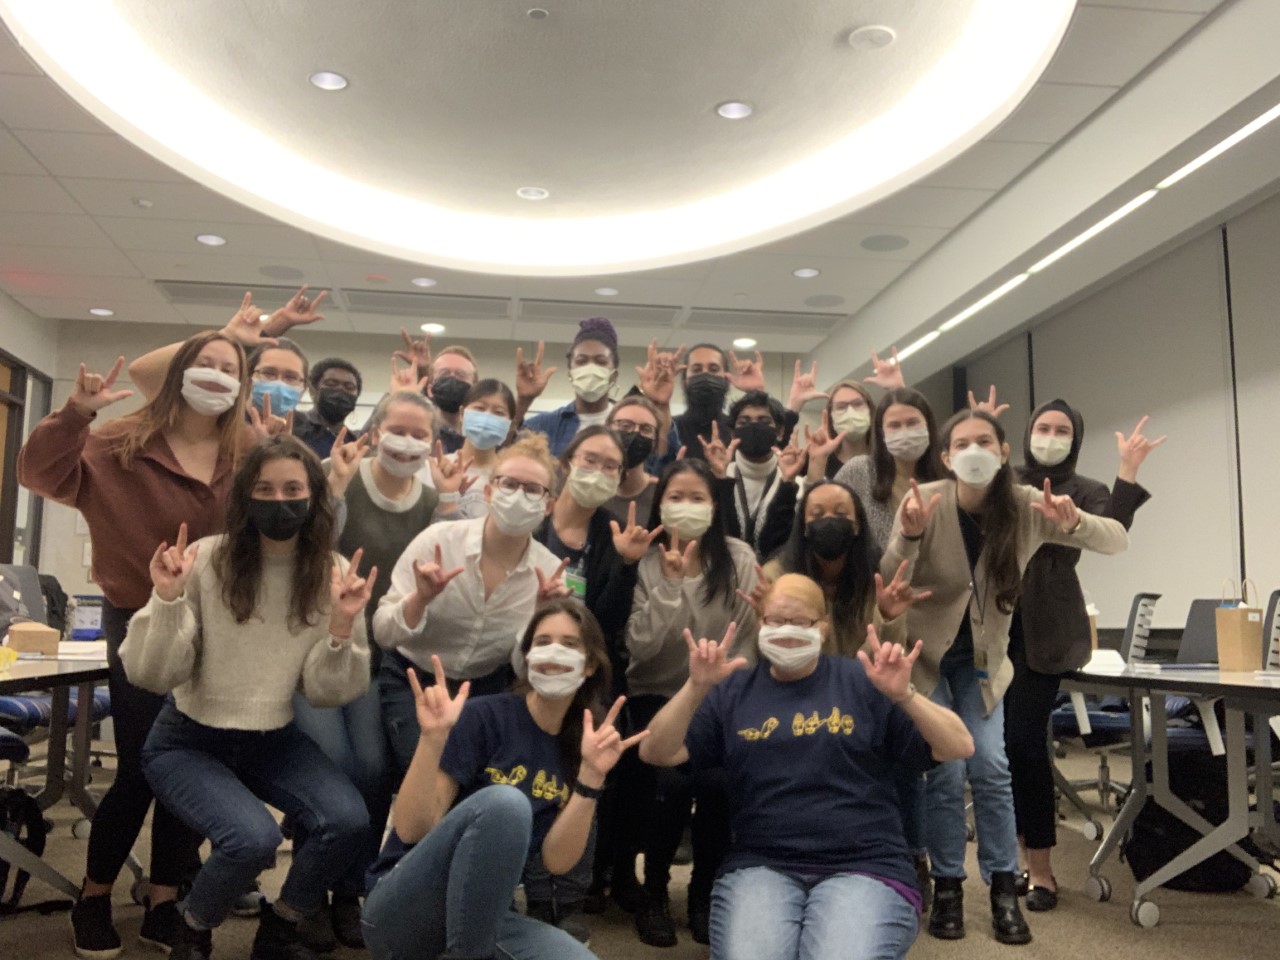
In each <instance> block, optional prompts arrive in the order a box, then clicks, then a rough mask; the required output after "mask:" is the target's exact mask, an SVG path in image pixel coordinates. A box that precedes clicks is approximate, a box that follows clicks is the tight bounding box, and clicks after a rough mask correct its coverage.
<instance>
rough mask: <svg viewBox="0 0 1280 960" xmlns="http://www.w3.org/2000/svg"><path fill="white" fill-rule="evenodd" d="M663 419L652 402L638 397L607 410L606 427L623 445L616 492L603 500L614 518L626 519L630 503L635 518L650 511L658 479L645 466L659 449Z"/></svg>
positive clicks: (627, 399) (621, 401) (624, 398)
mask: <svg viewBox="0 0 1280 960" xmlns="http://www.w3.org/2000/svg"><path fill="white" fill-rule="evenodd" d="M662 424H663V419H662V417H661V416H660V415H659V413H658V408H657V407H655V406H654V405H653V403H652V401H650V400H648V399H646V398H645V397H641V396H636V395H633V396H629V397H623V398H622V399H621V400H619V401H618V403H617V406H615V407H614V408H613V409H612V410H610V411H609V419H608V420H607V421H606V422H605V425H606V426H607V427H609V428H610V429H611V430H613V432H614V433H616V434H617V436H618V441H619V442H620V443H621V444H622V478H621V479H620V480H619V481H618V492H617V493H616V494H614V495H613V496H612V497H611V498H610V499H608V500H606V501H605V504H604V508H605V509H606V510H608V511H609V512H610V513H612V514H613V515H614V516H615V517H618V518H619V519H623V518H625V517H626V516H627V513H628V511H629V510H630V508H631V504H633V503H634V504H635V505H636V516H637V517H641V518H644V517H648V516H649V514H650V513H652V512H653V491H654V488H655V487H657V485H658V478H657V477H655V476H653V475H652V474H650V473H649V472H648V471H647V470H646V469H645V464H646V463H647V462H648V461H649V459H650V457H652V455H653V454H654V452H655V451H656V450H657V449H658V431H659V430H661V429H662Z"/></svg>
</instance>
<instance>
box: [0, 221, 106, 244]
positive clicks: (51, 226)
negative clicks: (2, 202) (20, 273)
mask: <svg viewBox="0 0 1280 960" xmlns="http://www.w3.org/2000/svg"><path fill="white" fill-rule="evenodd" d="M6 243H12V244H21V245H22V246H34V247H106V246H109V245H110V244H111V241H110V239H108V237H107V235H106V234H105V233H103V232H102V231H101V230H99V229H98V225H97V224H96V223H94V222H93V219H92V218H90V217H86V216H84V215H75V216H73V215H70V214H60V213H0V244H6Z"/></svg>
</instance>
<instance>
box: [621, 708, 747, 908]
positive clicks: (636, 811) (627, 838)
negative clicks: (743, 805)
mask: <svg viewBox="0 0 1280 960" xmlns="http://www.w3.org/2000/svg"><path fill="white" fill-rule="evenodd" d="M666 702H667V699H666V698H665V697H659V696H652V695H641V696H636V697H632V698H631V700H629V701H628V702H627V710H628V712H629V720H628V724H627V727H628V730H629V731H631V732H636V731H639V730H643V729H645V728H646V727H647V726H648V725H649V721H650V720H652V719H653V717H654V716H655V715H656V714H657V712H658V711H659V710H661V709H662V707H663V705H664V704H665V703H666ZM618 791H619V807H620V809H619V811H618V813H619V817H618V824H617V826H618V831H617V833H616V834H615V836H614V849H615V853H616V856H617V859H616V861H615V865H614V882H615V883H616V882H617V881H618V877H619V876H620V875H624V874H625V873H626V872H633V871H634V870H635V856H636V853H637V852H643V853H644V886H645V889H646V890H647V891H648V892H649V893H650V894H651V895H652V896H655V897H661V898H665V897H666V895H667V885H668V883H669V882H670V880H671V864H672V861H674V860H675V855H676V849H677V848H678V847H679V846H680V838H681V837H682V836H683V835H684V828H685V827H686V826H688V825H689V824H690V821H691V820H692V825H693V875H692V877H691V878H690V881H689V898H690V899H691V900H694V901H697V900H702V901H703V902H709V901H710V898H711V886H712V884H713V883H714V882H715V878H716V872H717V871H718V870H719V869H720V864H721V863H723V862H724V858H725V854H726V853H727V852H728V849H729V840H730V832H729V785H728V777H727V775H726V774H725V771H724V770H698V771H694V770H692V769H691V768H690V767H689V766H688V765H685V766H681V767H654V766H651V765H649V764H647V763H645V762H644V761H642V760H641V759H640V757H639V754H638V752H637V751H635V750H628V751H627V752H626V753H624V754H623V755H622V759H621V760H620V761H619V763H618ZM691 807H692V808H693V809H692V811H691V809H690V808H691ZM691 814H692V815H691Z"/></svg>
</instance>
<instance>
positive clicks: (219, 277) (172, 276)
mask: <svg viewBox="0 0 1280 960" xmlns="http://www.w3.org/2000/svg"><path fill="white" fill-rule="evenodd" d="M128 259H129V260H131V261H132V262H133V263H134V264H135V265H136V266H137V268H138V269H139V270H140V271H142V273H143V275H144V276H147V277H150V278H151V279H153V280H196V281H199V282H202V283H236V284H242V285H244V288H245V289H246V290H252V289H253V288H254V285H255V284H261V285H262V286H264V287H265V286H267V285H270V286H278V285H280V284H297V285H298V286H302V284H304V283H305V284H309V285H310V286H313V287H328V286H331V285H332V281H331V280H330V279H329V274H328V270H327V267H326V265H325V264H323V263H321V262H320V261H319V260H291V259H285V258H281V257H237V256H226V255H222V254H219V253H218V252H217V251H213V252H211V253H204V252H203V251H201V250H184V251H182V252H174V251H158V250H130V251H129V254H128ZM263 267H284V268H286V270H285V271H283V272H280V271H277V272H278V273H279V274H280V275H278V276H271V275H268V274H263V273H262V272H261V271H262V268H263ZM293 270H300V271H301V272H302V276H301V277H297V278H295V277H293V276H292V275H291V274H290V275H286V274H289V272H290V271H293Z"/></svg>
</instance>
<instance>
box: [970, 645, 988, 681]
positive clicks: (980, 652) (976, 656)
mask: <svg viewBox="0 0 1280 960" xmlns="http://www.w3.org/2000/svg"><path fill="white" fill-rule="evenodd" d="M973 670H974V673H976V674H977V675H978V679H979V680H986V679H987V678H988V677H989V676H990V674H989V673H987V651H986V650H985V649H983V648H981V647H974V648H973Z"/></svg>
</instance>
